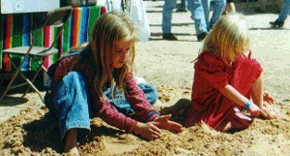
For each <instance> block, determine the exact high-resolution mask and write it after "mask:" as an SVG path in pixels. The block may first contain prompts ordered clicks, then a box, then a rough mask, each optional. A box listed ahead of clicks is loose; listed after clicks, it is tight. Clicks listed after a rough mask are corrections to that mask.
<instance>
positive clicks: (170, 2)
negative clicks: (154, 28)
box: [162, 0, 226, 35]
mask: <svg viewBox="0 0 290 156" xmlns="http://www.w3.org/2000/svg"><path fill="white" fill-rule="evenodd" d="M225 6H226V0H215V6H214V11H213V14H212V17H211V19H210V20H209V13H210V0H188V9H189V10H190V11H191V19H193V20H194V22H195V30H196V34H197V35H199V34H201V33H203V32H207V31H208V29H209V27H210V26H211V25H213V24H214V23H215V22H216V21H217V20H218V18H219V17H220V16H221V15H222V13H223V11H224V9H225ZM175 7H176V0H165V3H164V6H163V12H162V32H163V34H168V33H170V32H171V26H172V23H171V20H172V11H173V9H174V8H175Z"/></svg>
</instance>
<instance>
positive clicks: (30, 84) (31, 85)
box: [10, 59, 44, 102]
mask: <svg viewBox="0 0 290 156" xmlns="http://www.w3.org/2000/svg"><path fill="white" fill-rule="evenodd" d="M10 60H11V59H10ZM11 64H12V65H13V67H14V68H16V65H15V64H14V62H13V61H12V60H11ZM40 69H41V68H40ZM40 69H39V70H40ZM39 70H38V71H37V72H39ZM18 73H19V74H20V76H21V77H22V78H23V79H24V80H25V81H26V83H27V84H29V88H30V87H32V88H33V89H34V90H35V91H36V93H37V94H38V95H39V97H40V99H41V100H42V102H44V100H43V98H42V96H41V94H40V92H39V90H38V89H37V88H36V87H35V86H34V85H33V82H31V81H30V80H29V79H28V78H27V77H25V75H23V74H22V73H21V72H20V70H18ZM24 96H25V95H23V96H22V98H23V97H24Z"/></svg>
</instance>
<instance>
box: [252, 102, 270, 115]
mask: <svg viewBox="0 0 290 156" xmlns="http://www.w3.org/2000/svg"><path fill="white" fill-rule="evenodd" d="M249 112H250V113H251V116H252V117H259V116H263V117H265V118H266V119H268V115H267V113H266V112H265V111H264V110H262V109H260V108H259V107H258V106H257V105H255V104H254V103H253V104H251V105H250V107H249Z"/></svg>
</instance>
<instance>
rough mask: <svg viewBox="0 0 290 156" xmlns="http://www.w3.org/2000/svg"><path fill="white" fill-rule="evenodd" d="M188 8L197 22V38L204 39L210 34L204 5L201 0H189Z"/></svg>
mask: <svg viewBox="0 0 290 156" xmlns="http://www.w3.org/2000/svg"><path fill="white" fill-rule="evenodd" d="M203 1H208V0H203ZM188 8H189V10H190V11H191V19H193V20H194V23H195V30H196V34H197V40H198V41H202V40H203V39H204V38H205V37H206V36H207V34H208V26H207V23H206V16H205V11H204V6H203V5H202V2H201V0H188Z"/></svg>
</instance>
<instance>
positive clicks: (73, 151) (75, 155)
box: [65, 147, 80, 156]
mask: <svg viewBox="0 0 290 156" xmlns="http://www.w3.org/2000/svg"><path fill="white" fill-rule="evenodd" d="M65 153H66V154H68V155H72V156H79V155H80V154H79V151H78V148H77V147H73V148H71V149H70V150H68V151H65Z"/></svg>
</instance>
